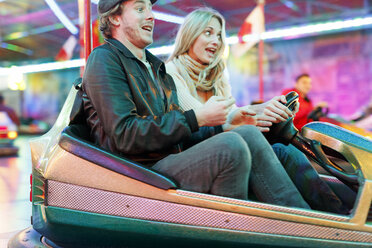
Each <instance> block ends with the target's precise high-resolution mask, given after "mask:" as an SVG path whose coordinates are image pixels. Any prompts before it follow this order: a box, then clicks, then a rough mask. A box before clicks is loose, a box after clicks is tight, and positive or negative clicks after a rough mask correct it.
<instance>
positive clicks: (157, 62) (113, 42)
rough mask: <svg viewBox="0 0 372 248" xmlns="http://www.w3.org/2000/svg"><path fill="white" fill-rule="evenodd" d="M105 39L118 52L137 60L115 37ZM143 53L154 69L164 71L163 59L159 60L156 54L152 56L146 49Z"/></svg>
mask: <svg viewBox="0 0 372 248" xmlns="http://www.w3.org/2000/svg"><path fill="white" fill-rule="evenodd" d="M105 41H106V42H107V43H109V44H111V45H112V46H114V47H115V48H117V49H118V50H119V51H120V52H122V53H123V54H124V56H126V57H128V58H131V59H136V60H138V58H137V57H136V56H134V55H133V53H132V52H131V51H130V50H129V49H128V48H127V47H126V46H124V44H123V43H121V42H120V41H118V40H117V39H114V38H112V39H105ZM145 53H146V59H147V61H149V62H150V63H151V64H152V65H153V66H154V69H156V71H158V70H159V69H161V70H162V71H164V72H166V70H165V65H164V62H163V61H161V60H160V59H158V58H157V57H156V56H154V55H153V54H152V53H150V52H149V51H148V50H147V49H146V50H145Z"/></svg>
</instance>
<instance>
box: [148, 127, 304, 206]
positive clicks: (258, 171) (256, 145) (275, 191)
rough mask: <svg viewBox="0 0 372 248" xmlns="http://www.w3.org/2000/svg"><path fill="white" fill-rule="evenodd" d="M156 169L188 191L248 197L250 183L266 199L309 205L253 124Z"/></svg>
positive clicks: (160, 163) (171, 158) (206, 142)
mask: <svg viewBox="0 0 372 248" xmlns="http://www.w3.org/2000/svg"><path fill="white" fill-rule="evenodd" d="M153 169H155V170H158V171H160V172H162V173H164V174H165V175H168V176H170V177H172V178H174V179H175V180H176V181H177V182H178V183H179V184H180V186H181V188H182V189H185V190H191V191H196V192H202V193H210V194H215V195H220V196H227V197H233V198H239V199H247V198H248V185H249V186H250V187H252V190H253V192H254V193H255V194H256V196H257V198H258V199H259V200H261V201H263V202H267V203H273V204H278V205H284V206H292V207H301V208H310V207H309V205H308V204H307V203H306V202H305V200H304V199H303V198H302V196H301V194H300V193H299V191H298V190H297V189H296V187H295V185H294V184H293V182H292V181H291V179H290V178H289V176H288V174H287V173H286V171H285V170H284V168H283V166H282V165H281V163H280V161H279V160H278V158H277V156H276V155H275V153H274V151H273V149H272V147H271V146H270V144H269V143H268V142H267V140H266V139H265V137H264V136H263V135H262V133H261V132H260V131H259V130H258V129H257V128H256V127H254V126H248V125H247V126H242V127H239V128H236V129H234V130H232V131H230V132H224V133H221V134H218V135H216V136H213V137H211V138H209V139H207V140H204V141H203V142H200V143H199V144H196V145H194V146H192V147H190V148H189V149H187V150H186V151H183V152H181V153H178V154H172V155H169V156H168V157H166V158H164V159H162V160H160V161H158V162H157V163H156V164H155V165H154V166H153Z"/></svg>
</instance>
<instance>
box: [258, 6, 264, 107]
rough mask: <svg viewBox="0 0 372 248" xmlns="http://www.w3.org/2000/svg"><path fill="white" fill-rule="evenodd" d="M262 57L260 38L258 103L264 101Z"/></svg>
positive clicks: (262, 50) (262, 44)
mask: <svg viewBox="0 0 372 248" xmlns="http://www.w3.org/2000/svg"><path fill="white" fill-rule="evenodd" d="M260 8H262V13H264V4H260ZM263 56H264V42H263V40H262V39H261V38H260V41H259V43H258V75H259V93H260V101H262V102H263V101H264V81H263Z"/></svg>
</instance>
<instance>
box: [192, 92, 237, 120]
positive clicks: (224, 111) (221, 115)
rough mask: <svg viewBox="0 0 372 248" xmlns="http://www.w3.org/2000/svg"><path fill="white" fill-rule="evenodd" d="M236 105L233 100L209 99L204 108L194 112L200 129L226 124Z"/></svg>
mask: <svg viewBox="0 0 372 248" xmlns="http://www.w3.org/2000/svg"><path fill="white" fill-rule="evenodd" d="M234 103H235V100H234V99H233V98H229V99H225V98H223V97H220V96H212V97H211V98H209V100H208V101H207V102H206V103H205V104H204V105H203V107H201V108H198V109H195V110H194V112H195V115H196V119H197V120H198V125H199V127H202V126H218V125H222V124H224V123H225V122H226V119H227V115H228V113H229V112H230V109H231V107H232V105H233V104H234Z"/></svg>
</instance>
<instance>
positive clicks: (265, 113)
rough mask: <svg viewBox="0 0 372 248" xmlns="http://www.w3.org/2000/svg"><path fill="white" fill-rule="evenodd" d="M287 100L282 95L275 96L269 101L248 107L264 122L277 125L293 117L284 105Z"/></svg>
mask: <svg viewBox="0 0 372 248" xmlns="http://www.w3.org/2000/svg"><path fill="white" fill-rule="evenodd" d="M286 103H287V100H286V98H285V96H284V95H282V96H276V97H274V98H272V99H271V100H269V101H267V102H264V103H261V104H257V105H252V106H250V107H251V108H252V109H253V110H254V111H255V112H256V114H257V115H260V116H262V119H263V120H265V121H270V122H271V123H279V122H282V121H286V120H287V119H288V118H290V117H292V116H293V113H292V112H291V111H290V110H289V109H288V108H287V107H286V106H285V105H284V104H286Z"/></svg>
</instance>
